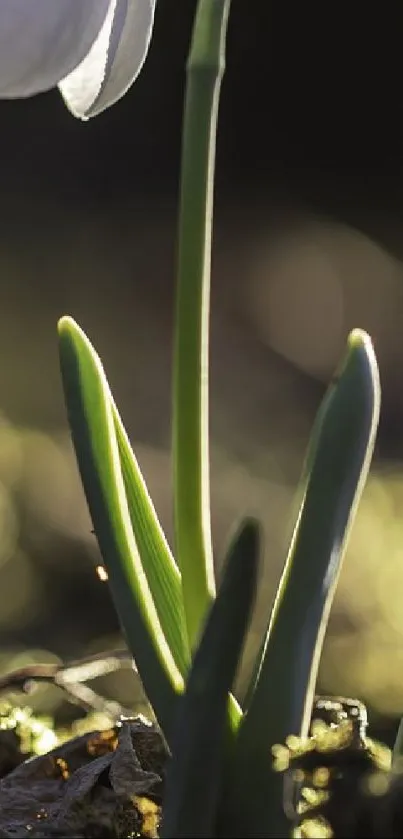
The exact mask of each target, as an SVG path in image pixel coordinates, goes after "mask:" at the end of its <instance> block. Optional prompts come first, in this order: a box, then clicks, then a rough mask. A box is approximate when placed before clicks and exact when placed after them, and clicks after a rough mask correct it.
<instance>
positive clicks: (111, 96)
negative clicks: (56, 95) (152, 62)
mask: <svg viewBox="0 0 403 839" xmlns="http://www.w3.org/2000/svg"><path fill="white" fill-rule="evenodd" d="M0 2H1V0H0ZM54 2H57V0H54ZM155 3H156V0H110V5H109V12H108V14H107V16H106V18H105V20H104V24H103V26H102V29H101V30H100V32H99V35H98V37H97V39H96V41H95V42H94V44H93V46H92V48H91V50H90V51H89V53H88V55H87V56H86V57H85V58H84V60H83V61H82V62H81V64H80V65H79V66H78V67H76V69H75V70H73V72H72V73H70V74H69V75H68V76H67V78H65V79H63V81H62V82H61V83H60V84H59V89H60V91H61V93H62V95H63V97H64V99H65V102H66V104H67V106H68V108H70V110H71V111H72V113H73V114H74V115H75V116H77V117H81V118H82V119H88V117H91V116H95V115H96V114H99V113H100V112H101V111H104V110H105V108H108V107H109V105H112V104H113V103H114V102H116V101H117V100H118V99H120V98H121V97H122V96H123V95H124V94H125V93H126V91H127V90H128V88H129V87H130V85H131V84H133V82H134V80H135V79H136V77H137V75H138V73H139V72H140V70H141V68H142V66H143V63H144V61H145V58H146V55H147V52H148V47H149V44H150V39H151V32H152V27H153V21H154V10H155Z"/></svg>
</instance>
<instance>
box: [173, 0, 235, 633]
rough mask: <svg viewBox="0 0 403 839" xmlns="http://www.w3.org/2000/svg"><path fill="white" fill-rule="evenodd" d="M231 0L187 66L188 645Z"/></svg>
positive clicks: (203, 480)
mask: <svg viewBox="0 0 403 839" xmlns="http://www.w3.org/2000/svg"><path fill="white" fill-rule="evenodd" d="M229 6H230V0H199V3H198V7H197V11H196V17H195V22H194V28H193V36H192V43H191V47H190V52H189V58H188V64H187V85H186V96H185V110H184V123H183V135H182V168H181V196H180V213H179V257H178V281H177V309H176V323H175V350H174V404H173V461H174V507H175V536H176V546H175V547H176V557H177V560H178V563H179V567H180V570H181V574H182V586H183V596H184V603H185V614H186V623H187V630H188V636H189V642H190V645H191V647H192V648H194V647H195V644H196V641H197V639H198V636H199V633H200V628H201V623H202V621H203V619H204V617H205V614H206V610H207V608H208V606H209V604H210V602H211V600H212V598H213V597H214V595H215V582H214V566H213V556H212V545H211V522H210V487H209V483H210V482H209V451H208V332H209V304H210V264H211V236H212V215H213V212H212V205H213V181H214V162H215V145H216V129H217V114H218V102H219V93H220V85H221V79H222V76H223V72H224V57H225V37H226V29H227V21H228V14H229Z"/></svg>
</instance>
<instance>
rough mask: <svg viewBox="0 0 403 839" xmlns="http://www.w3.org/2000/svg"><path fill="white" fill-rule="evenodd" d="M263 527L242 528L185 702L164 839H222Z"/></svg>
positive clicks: (246, 525) (166, 803)
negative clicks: (232, 701) (231, 708)
mask: <svg viewBox="0 0 403 839" xmlns="http://www.w3.org/2000/svg"><path fill="white" fill-rule="evenodd" d="M258 555H259V529H258V525H257V523H256V522H255V521H252V520H248V521H246V522H244V523H243V525H242V526H241V528H240V530H239V532H238V534H237V537H236V539H235V540H234V542H233V544H232V547H231V549H230V551H229V553H228V558H227V562H226V567H225V571H224V575H223V580H222V583H221V586H220V588H219V591H218V594H217V598H216V600H215V602H214V603H213V605H212V607H211V610H210V612H209V615H208V618H207V621H206V624H205V629H204V632H203V635H202V637H201V641H200V645H199V647H198V649H197V650H196V653H195V656H194V662H193V665H192V668H191V671H190V674H189V678H188V682H187V686H186V692H185V694H184V696H183V697H182V698H181V699H180V705H179V709H178V718H177V723H176V729H175V735H174V739H173V747H172V753H173V757H172V760H171V763H170V765H169V767H168V775H167V782H166V789H165V795H164V808H163V820H162V828H161V832H160V835H161V837H162V839H164V837H165V838H166V839H173V837H175V839H182V837H183V839H185V837H186V839H189V837H212V836H216V819H217V804H218V798H219V795H220V790H221V784H222V772H223V766H224V751H225V746H226V745H229V744H228V741H227V739H226V738H227V737H230V736H231V735H230V732H229V730H228V726H227V721H228V716H227V709H228V693H229V691H230V689H231V685H232V683H233V681H234V677H235V673H236V669H237V666H238V663H239V658H240V655H241V650H242V645H243V640H244V637H245V633H246V630H247V627H248V621H249V616H250V613H251V609H252V604H253V601H254V598H255V593H256V583H257V568H258Z"/></svg>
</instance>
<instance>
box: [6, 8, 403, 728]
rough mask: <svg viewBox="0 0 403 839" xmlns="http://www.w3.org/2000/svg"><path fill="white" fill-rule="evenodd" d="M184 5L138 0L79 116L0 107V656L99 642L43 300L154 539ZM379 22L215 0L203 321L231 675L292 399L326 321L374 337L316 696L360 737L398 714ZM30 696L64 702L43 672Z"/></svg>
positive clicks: (313, 390) (398, 251) (290, 489)
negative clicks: (364, 726) (117, 428)
mask: <svg viewBox="0 0 403 839" xmlns="http://www.w3.org/2000/svg"><path fill="white" fill-rule="evenodd" d="M194 9H195V1H194V0H179V2H178V0H176V2H175V1H174V0H159V2H158V3H157V13H156V22H155V33H154V38H153V41H152V46H151V50H150V54H149V57H148V59H147V63H146V66H145V69H144V71H143V72H142V74H141V76H140V78H139V80H138V82H137V83H136V84H135V85H134V87H133V88H132V90H131V92H130V93H129V94H128V95H127V96H126V97H125V98H124V99H123V100H122V101H121V102H120V103H119V104H118V105H117V106H116V107H114V108H112V109H111V110H110V111H108V112H107V113H105V114H103V115H102V116H100V117H98V118H97V119H95V120H94V121H91V122H89V123H80V122H78V121H76V120H74V119H73V118H72V117H71V115H70V114H69V113H68V112H67V110H66V109H65V108H64V106H63V104H62V101H61V99H60V97H59V95H58V93H57V92H52V93H49V94H46V95H44V96H40V97H37V98H36V99H34V100H29V101H27V102H1V103H0V124H1V131H0V157H1V161H2V168H1V192H0V215H1V226H0V278H1V279H0V289H1V296H0V300H1V306H0V410H1V423H0V533H1V538H0V591H1V608H0V671H1V672H0V674H1V673H3V674H4V673H6V672H8V671H10V670H12V669H14V668H16V667H20V666H22V665H25V664H28V663H30V662H31V663H33V662H38V661H41V662H57V661H60V660H66V659H74V658H79V657H81V656H85V655H89V654H92V653H97V652H101V651H102V650H106V649H109V648H113V647H114V646H120V645H121V644H122V641H121V638H120V635H119V629H118V626H117V622H116V618H115V615H114V611H113V608H112V605H111V602H110V598H109V594H108V588H107V586H106V585H103V584H101V582H100V581H99V579H98V577H97V575H96V573H95V568H96V566H97V564H98V562H99V559H100V557H99V554H98V550H97V545H96V542H95V539H94V536H93V535H92V533H91V523H90V521H89V517H88V513H87V510H86V506H85V501H84V497H83V493H82V490H81V487H80V483H79V480H78V475H77V469H76V464H75V460H74V456H73V453H72V449H71V444H70V439H69V433H68V428H67V422H66V413H65V409H64V404H63V396H62V390H61V383H60V375H59V367H58V349H57V339H56V323H57V320H58V318H59V317H60V316H61V315H63V314H70V315H72V316H73V317H74V318H75V319H76V320H78V322H79V323H80V325H81V326H82V327H83V328H84V330H85V331H86V332H87V334H88V335H89V337H90V339H91V340H92V341H93V343H94V345H95V347H96V348H97V349H98V351H99V353H100V355H101V357H102V358H103V361H104V364H105V367H106V371H107V374H108V377H109V380H110V383H111V386H112V389H113V391H114V394H115V397H116V400H117V402H118V405H119V406H120V409H121V413H122V415H123V418H124V421H125V424H126V427H127V430H128V433H129V435H130V438H131V440H132V442H133V445H134V447H135V450H136V453H137V456H138V458H139V461H140V464H141V466H142V468H143V471H144V474H145V477H146V480H147V482H148V486H149V489H150V492H151V494H152V497H153V499H154V501H155V504H156V507H157V509H158V512H159V514H160V517H161V520H162V522H163V525H164V527H165V529H166V532H167V535H168V537H169V540H170V541H171V543H172V508H171V498H172V494H171V464H170V384H171V344H172V328H173V302H174V277H175V248H176V213H177V204H178V176H179V155H180V136H181V117H182V101H183V90H184V81H185V73H184V67H185V60H186V55H187V51H188V46H189V38H190V32H191V24H192V20H193V14H194ZM354 11H356V16H355V17H354ZM321 15H322V16H321ZM371 15H372V17H371ZM394 15H396V20H394V17H393V16H394ZM398 31H399V27H398V20H397V4H396V6H395V5H393V4H391V3H389V4H383V5H380V4H377V5H376V6H375V7H374V9H373V10H372V11H371V9H370V8H369V7H368V5H365V13H364V7H363V6H362V5H360V4H356V5H354V4H353V6H351V4H348V5H347V4H341V5H340V4H338V5H337V6H335V5H334V4H333V6H332V5H330V6H329V5H328V6H326V11H324V10H323V11H322V10H321V9H320V8H319V7H318V6H317V5H315V6H313V5H312V8H310V5H309V4H308V5H306V4H304V6H303V7H299V6H298V5H297V4H295V7H293V9H292V14H290V12H289V9H288V7H287V4H281V3H268V2H267V0H253V3H247V2H246V0H233V7H232V13H231V18H230V26H229V34H228V53H227V71H226V75H225V79H224V84H223V89H222V98H221V109H220V120H219V137H218V152H217V179H216V205H215V236H214V254H213V283H212V313H211V447H212V450H211V463H212V466H211V471H212V507H213V513H212V515H213V530H214V543H215V552H216V563H217V567H219V564H220V560H221V557H222V555H223V551H224V549H225V545H226V541H227V539H228V534H229V532H230V530H231V528H232V527H233V525H234V522H235V521H236V520H237V519H238V518H239V516H240V515H242V514H245V513H251V514H255V515H258V516H259V517H260V519H261V520H262V522H263V524H264V530H265V555H264V563H263V566H262V573H261V582H260V587H259V597H258V603H257V608H256V613H255V616H254V620H253V626H252V631H251V636H250V639H249V642H248V645H247V649H246V653H245V657H244V666H243V669H242V672H241V673H240V676H239V685H238V687H239V690H240V691H242V687H243V685H244V683H245V678H246V674H247V673H248V670H249V668H250V667H251V663H252V661H253V655H254V653H255V651H256V647H257V644H258V643H259V640H260V637H261V633H262V631H263V629H264V627H265V624H266V621H267V618H268V614H269V610H270V606H271V602H272V598H273V595H274V591H275V587H276V584H277V582H278V578H279V574H280V572H281V568H282V565H283V562H284V558H285V553H286V548H287V543H288V539H289V536H290V531H291V526H292V505H293V498H294V494H295V489H296V486H297V482H298V478H299V474H300V469H301V464H302V459H303V455H304V451H305V447H306V443H307V440H308V435H309V430H310V427H311V424H312V421H313V418H314V415H315V412H316V410H317V408H318V405H319V402H320V399H321V397H322V395H323V393H324V389H325V386H326V383H327V381H328V380H329V377H330V376H331V375H332V372H333V370H334V367H335V365H336V364H337V362H338V360H339V358H340V355H341V354H342V352H343V347H344V343H345V340H346V336H347V334H348V332H349V331H350V329H351V328H353V327H356V326H358V327H362V328H364V329H366V330H368V331H369V333H370V335H371V336H372V338H373V341H374V344H375V349H376V352H377V355H378V359H379V365H380V370H381V381H382V389H383V407H382V420H381V426H380V431H379V436H378V442H377V448H376V454H375V458H374V462H373V466H372V471H371V476H370V479H369V481H368V485H367V487H366V490H365V493H364V497H363V501H362V504H361V507H360V511H359V515H358V518H357V521H356V524H355V526H354V530H353V534H352V538H351V541H350V544H349V548H348V552H347V555H346V559H345V564H344V568H343V572H342V576H341V580H340V584H339V587H338V592H337V597H336V601H335V605H334V608H333V611H332V615H331V620H330V624H329V629H328V633H327V637H326V643H325V648H324V653H323V658H322V664H321V671H320V690H321V691H322V692H329V693H336V694H347V695H352V696H358V697H360V698H361V699H363V700H364V701H365V702H367V703H368V705H369V708H370V712H371V719H372V723H373V731H374V732H375V734H378V735H382V736H384V737H386V739H387V740H389V742H390V740H391V738H392V737H393V734H394V731H395V729H396V725H397V720H398V717H399V715H401V714H402V713H403V678H402V672H403V596H402V592H403V525H402V509H403V422H402V420H403V334H402V329H401V323H402V318H403V265H402V257H403V244H402V235H401V230H402V225H403V202H402V192H401V185H402V178H401V174H402V160H403V151H402V149H403V136H402V120H401V111H400V99H399V107H397V105H396V95H395V92H396V93H397V88H398V86H397V83H396V80H397V79H398V78H400V76H401V60H400V51H399V47H398V44H397V32H398ZM395 33H396V35H395ZM98 689H100V690H104V691H105V692H106V693H108V694H109V695H110V696H112V697H115V698H117V699H119V700H120V701H121V702H123V703H125V704H130V702H131V701H132V699H133V696H136V697H137V696H140V694H139V690H140V687H139V685H138V682H137V681H136V678H135V676H134V675H133V674H130V673H128V672H127V671H122V672H121V673H119V674H117V675H116V674H115V675H113V676H110V677H108V679H104V680H101V685H98ZM32 702H33V703H34V705H35V707H36V708H37V709H39V710H41V711H46V712H49V713H55V714H56V715H57V716H58V718H60V719H61V718H64V716H67V715H68V708H67V706H66V703H65V702H64V701H62V696H61V695H60V693H58V692H57V691H56V690H54V689H49V688H44V687H43V688H41V689H40V690H38V691H37V693H36V694H34V697H33V699H32Z"/></svg>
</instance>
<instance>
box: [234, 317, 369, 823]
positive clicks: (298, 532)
mask: <svg viewBox="0 0 403 839" xmlns="http://www.w3.org/2000/svg"><path fill="white" fill-rule="evenodd" d="M379 407H380V385H379V376H378V369H377V364H376V359H375V355H374V352H373V348H372V345H371V341H370V339H369V337H368V336H367V335H366V334H365V333H364V332H362V331H359V330H355V331H354V332H352V333H351V335H350V337H349V341H348V348H347V353H346V356H345V358H344V362H343V364H342V367H341V369H340V372H339V374H338V376H337V379H336V381H335V382H334V383H333V384H332V385H331V387H330V388H329V390H328V393H327V395H326V396H325V399H324V401H323V403H322V406H321V408H320V410H319V413H318V416H317V419H316V422H315V424H314V428H313V432H312V436H311V441H310V445H309V449H308V455H307V460H306V464H305V469H304V484H305V486H304V487H303V489H302V492H303V498H302V504H301V508H300V511H299V515H298V519H297V523H296V527H295V530H294V535H293V538H292V542H291V546H290V550H289V554H288V557H287V561H286V564H285V568H284V572H283V575H282V578H281V582H280V585H279V589H278V593H277V596H276V600H275V604H274V607H273V611H272V615H271V618H270V622H269V626H268V631H267V635H266V638H265V642H264V647H263V650H262V656H261V661H260V668H259V669H258V673H257V678H256V683H255V689H254V691H253V692H252V698H251V700H250V704H249V707H248V708H247V711H246V713H245V715H244V717H243V720H242V722H241V725H240V729H239V736H238V739H237V754H236V770H235V775H234V779H233V787H232V795H231V798H230V810H229V812H230V815H231V819H232V829H233V831H234V832H233V833H231V834H230V835H236V836H240V835H244V831H245V830H247V831H248V833H247V835H248V836H261V835H265V836H276V837H280V836H288V835H289V831H290V826H289V824H288V823H287V820H286V818H285V815H284V813H283V808H282V781H283V779H282V776H281V775H279V774H278V773H275V772H274V771H273V770H272V769H271V765H272V758H271V751H270V750H271V747H272V746H273V745H275V744H276V743H284V742H285V740H286V738H287V736H288V735H290V734H296V735H301V736H305V735H306V734H307V731H308V727H309V720H310V715H311V710H312V701H313V693H314V688H315V683H316V677H317V670H318V664H319V657H320V653H321V649H322V643H323V637H324V633H325V629H326V626H327V621H328V616H329V611H330V607H331V604H332V600H333V597H334V593H335V588H336V584H337V580H338V577H339V573H340V568H341V563H342V557H343V552H344V547H345V543H346V538H347V535H348V532H349V528H350V526H351V523H352V519H353V516H354V513H355V510H356V505H357V502H358V500H359V497H360V495H361V492H362V489H363V485H364V482H365V479H366V476H367V473H368V469H369V465H370V461H371V457H372V452H373V447H374V442H375V435H376V429H377V424H378V419H379ZM241 792H242V795H243V796H245V797H246V799H247V800H248V802H249V804H248V808H247V810H246V812H245V811H244V810H243V808H242V807H239V806H238V802H239V801H240V796H241ZM245 819H247V820H248V823H247V824H246V821H245Z"/></svg>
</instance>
